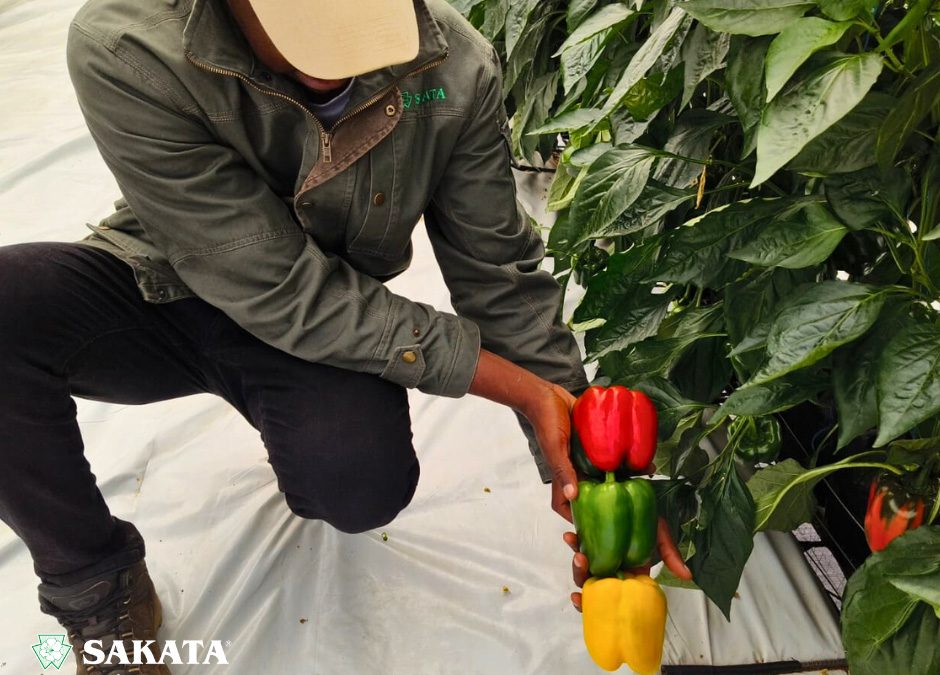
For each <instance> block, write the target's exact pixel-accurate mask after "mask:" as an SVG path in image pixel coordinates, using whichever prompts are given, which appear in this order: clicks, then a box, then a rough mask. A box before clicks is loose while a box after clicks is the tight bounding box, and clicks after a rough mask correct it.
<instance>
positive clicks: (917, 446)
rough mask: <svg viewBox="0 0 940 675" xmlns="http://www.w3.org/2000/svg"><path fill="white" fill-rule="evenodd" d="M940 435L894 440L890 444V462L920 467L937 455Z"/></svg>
mask: <svg viewBox="0 0 940 675" xmlns="http://www.w3.org/2000/svg"><path fill="white" fill-rule="evenodd" d="M937 448H940V437H938V436H933V437H931V438H916V439H905V440H901V441H894V442H893V443H891V444H890V445H889V446H888V459H887V461H888V464H895V465H897V466H904V467H920V466H924V465H925V464H927V463H928V462H929V461H931V460H932V459H933V458H934V457H936V456H937Z"/></svg>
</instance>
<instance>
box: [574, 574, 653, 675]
mask: <svg viewBox="0 0 940 675" xmlns="http://www.w3.org/2000/svg"><path fill="white" fill-rule="evenodd" d="M623 577H624V578H623V579H622V580H621V579H618V578H614V577H611V578H606V579H598V578H596V577H592V578H591V579H588V580H587V581H586V582H585V583H584V588H582V589H581V593H582V594H581V612H582V616H583V620H584V644H585V645H586V646H587V650H588V653H589V654H590V655H591V658H592V659H594V663H596V664H597V665H598V666H600V667H601V668H603V669H604V670H607V671H614V670H617V669H618V668H619V667H620V666H621V665H622V664H624V663H626V664H627V665H628V666H629V667H630V668H631V669H632V670H633V671H634V672H636V673H640V674H641V675H651V674H652V673H658V672H659V665H660V662H661V661H662V657H663V638H664V636H665V633H666V594H665V593H663V590H662V589H661V588H660V587H659V584H658V583H656V581H655V580H654V579H651V578H650V577H649V576H647V575H645V574H627V573H624V575H623Z"/></svg>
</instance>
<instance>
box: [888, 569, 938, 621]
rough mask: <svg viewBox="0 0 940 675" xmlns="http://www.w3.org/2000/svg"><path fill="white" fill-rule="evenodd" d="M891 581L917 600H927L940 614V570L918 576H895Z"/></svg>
mask: <svg viewBox="0 0 940 675" xmlns="http://www.w3.org/2000/svg"><path fill="white" fill-rule="evenodd" d="M890 581H891V585H892V586H894V587H895V588H897V589H898V590H899V591H904V592H905V593H907V594H908V595H909V596H911V598H913V599H915V600H919V601H921V602H926V603H927V604H928V605H930V606H931V607H933V608H934V612H936V614H937V616H940V572H934V573H933V574H924V575H921V576H916V577H900V578H898V577H895V578H892V579H891V580H890Z"/></svg>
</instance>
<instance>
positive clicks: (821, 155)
mask: <svg viewBox="0 0 940 675" xmlns="http://www.w3.org/2000/svg"><path fill="white" fill-rule="evenodd" d="M896 104H897V101H896V100H895V99H894V97H892V96H888V95H887V94H883V93H881V92H877V91H870V92H868V95H867V96H866V97H865V98H864V99H862V102H861V103H859V104H858V105H857V106H855V108H853V109H852V111H851V112H850V113H849V114H848V115H846V116H845V117H843V118H842V119H841V120H839V121H838V122H836V123H835V124H833V125H832V126H831V127H829V128H828V129H826V130H825V131H824V132H822V133H821V134H820V135H819V136H817V137H816V138H814V139H813V140H812V141H810V142H809V143H808V144H807V145H806V146H805V147H804V148H803V149H802V150H800V154H798V155H797V156H796V157H794V158H793V159H792V160H791V161H790V163H789V164H787V167H786V168H788V169H790V170H792V171H800V172H803V173H808V174H812V175H817V176H818V175H823V176H825V175H829V174H834V173H848V172H850V171H857V170H859V169H864V168H865V167H867V166H871V165H872V164H874V163H875V143H876V142H877V140H878V130H879V129H880V128H881V125H882V123H883V122H884V120H885V118H886V117H887V116H888V113H889V112H890V111H891V110H892V109H893V108H894V106H895V105H896Z"/></svg>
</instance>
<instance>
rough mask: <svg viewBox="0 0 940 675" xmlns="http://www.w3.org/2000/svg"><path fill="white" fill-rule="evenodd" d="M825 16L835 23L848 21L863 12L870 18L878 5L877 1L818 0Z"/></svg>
mask: <svg viewBox="0 0 940 675" xmlns="http://www.w3.org/2000/svg"><path fill="white" fill-rule="evenodd" d="M816 4H817V5H819V8H820V9H821V10H822V12H823V14H825V15H826V16H828V17H829V18H830V19H834V20H835V21H848V20H849V19H854V18H855V17H857V16H859V15H860V14H862V13H863V12H864V13H865V14H866V15H868V16H869V17H870V16H871V15H872V10H874V8H875V7H876V6H877V5H878V1H877V0H816Z"/></svg>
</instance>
